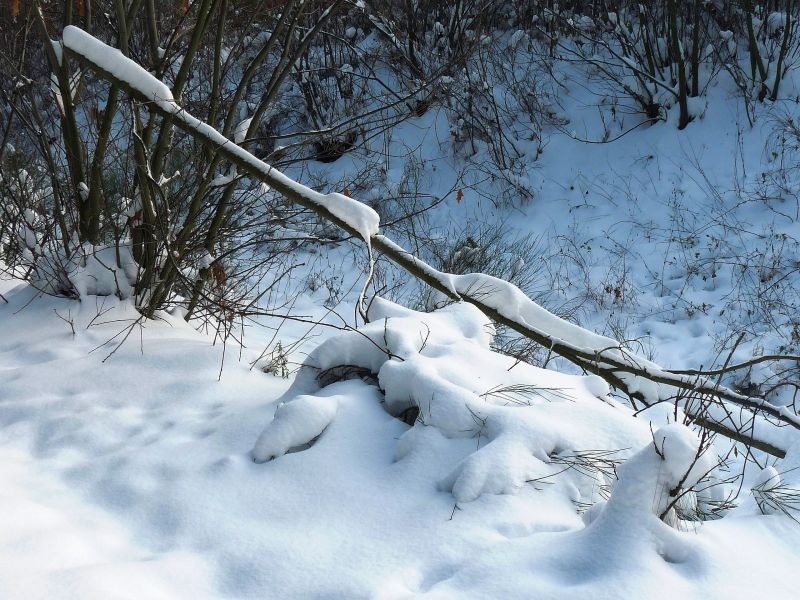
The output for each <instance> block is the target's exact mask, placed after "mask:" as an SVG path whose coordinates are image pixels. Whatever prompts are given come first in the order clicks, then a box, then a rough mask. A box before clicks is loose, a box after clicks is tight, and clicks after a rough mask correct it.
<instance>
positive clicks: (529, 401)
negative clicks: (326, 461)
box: [252, 299, 650, 504]
mask: <svg viewBox="0 0 800 600" xmlns="http://www.w3.org/2000/svg"><path fill="white" fill-rule="evenodd" d="M369 317H370V319H371V320H370V322H369V323H368V324H366V325H364V326H363V327H361V328H360V329H358V330H357V331H345V332H343V333H341V334H339V335H336V336H333V337H331V338H329V339H328V340H326V341H325V342H323V343H322V344H320V345H319V346H318V347H317V348H316V349H315V350H313V351H312V352H311V353H310V354H309V356H308V358H307V359H306V361H305V362H304V364H303V366H302V367H301V369H300V372H299V373H298V375H297V377H296V379H295V381H294V383H293V384H292V386H291V387H290V388H289V390H288V391H287V392H286V393H285V395H284V396H283V398H282V400H283V401H284V404H283V405H281V408H280V409H279V410H278V411H277V413H276V415H275V419H274V420H273V421H272V423H270V424H269V425H268V426H267V428H266V429H265V430H264V432H263V433H262V434H261V436H260V438H259V440H258V442H257V444H256V445H255V447H254V449H253V452H252V455H253V458H254V459H255V461H256V462H264V461H267V460H270V459H273V458H275V457H277V456H280V455H282V454H284V453H285V452H286V451H287V450H288V449H290V448H292V447H296V446H302V445H304V444H309V443H311V442H312V441H313V439H314V438H316V437H317V436H319V435H320V433H321V432H322V430H323V429H324V428H325V427H327V426H328V425H329V424H330V422H331V421H332V420H334V419H335V417H336V405H335V400H334V399H331V398H327V397H326V398H320V397H318V396H316V394H317V393H318V392H319V391H320V390H321V389H322V388H323V387H325V386H326V385H328V384H330V383H332V382H335V381H337V380H341V379H348V378H353V377H358V376H361V377H362V378H365V379H366V380H367V381H368V382H369V381H372V382H374V381H377V384H378V385H379V387H380V389H381V390H382V392H383V400H384V407H385V409H386V410H387V411H388V412H389V413H390V414H392V415H394V416H397V417H399V418H402V419H403V420H405V421H406V422H413V425H412V427H411V428H410V429H409V430H408V431H406V432H405V433H404V434H403V435H402V436H401V438H400V440H399V443H398V445H397V450H396V456H397V458H398V460H402V459H403V458H404V457H406V456H407V455H409V454H412V453H413V452H414V451H415V450H416V449H417V448H418V447H425V446H426V444H425V437H426V434H424V433H423V432H424V431H425V430H430V429H435V430H437V431H438V432H439V433H440V434H441V436H443V438H445V439H451V440H454V442H453V443H456V442H455V440H457V439H459V438H476V439H477V442H476V444H475V450H474V451H473V452H471V453H470V454H468V455H467V456H466V457H464V458H463V459H462V460H460V461H459V462H457V463H456V464H455V465H452V466H451V467H449V469H448V471H446V472H443V473H442V477H441V479H440V482H439V488H440V489H441V490H443V491H447V492H452V494H453V496H454V497H455V499H456V501H457V502H470V501H473V500H476V499H477V498H479V497H481V496H482V495H485V494H513V493H515V492H517V491H518V490H520V489H521V488H522V487H523V486H525V485H526V484H527V483H534V484H536V483H537V482H547V483H550V482H551V480H552V478H553V477H554V476H555V475H556V474H561V473H563V472H564V471H570V474H569V477H567V479H569V480H570V485H571V487H572V491H571V494H572V496H574V500H575V501H580V502H584V503H587V504H592V503H593V502H595V501H596V500H597V499H598V496H597V494H598V490H599V489H600V488H601V487H602V486H604V485H605V484H606V481H605V480H603V479H602V478H600V477H599V473H597V472H593V471H592V470H591V469H584V470H582V471H581V470H575V469H573V468H572V467H571V466H569V465H572V464H573V462H574V460H578V459H576V458H575V457H580V456H581V453H583V452H597V451H601V452H608V453H609V454H608V456H612V455H613V457H614V460H621V459H622V458H624V457H625V456H627V454H628V453H629V450H630V449H631V448H636V447H640V446H642V445H643V444H644V443H646V442H647V441H648V440H649V439H650V432H649V429H648V427H647V423H646V422H645V421H644V420H637V419H633V418H632V417H631V413H630V410H629V409H628V408H626V407H624V406H622V405H620V404H617V403H616V402H615V401H613V400H612V399H610V398H609V397H608V387H607V386H604V385H600V384H599V382H598V379H597V378H596V377H594V376H590V377H579V376H571V375H564V374H560V373H555V372H552V371H547V370H544V369H539V368H537V367H534V366H531V365H528V364H525V363H519V362H517V361H515V360H514V359H513V358H510V357H508V356H505V355H501V354H498V353H496V352H493V351H492V350H491V349H490V342H491V338H492V333H493V330H492V326H491V324H490V322H489V321H488V320H487V318H486V317H485V316H484V315H483V314H482V313H481V312H480V311H478V310H477V309H476V308H475V307H473V306H471V305H469V304H465V303H456V304H451V305H449V306H446V307H444V308H441V309H439V310H437V311H434V312H432V313H421V312H416V311H413V310H410V309H407V308H403V307H400V306H398V305H396V304H393V303H391V302H388V301H386V300H381V299H376V300H375V301H374V302H373V303H372V306H371V307H370V312H369ZM565 456H566V457H570V459H565V458H564V457H565ZM570 460H573V462H570ZM565 461H566V462H565ZM565 465H567V466H565ZM579 471H581V472H579Z"/></svg>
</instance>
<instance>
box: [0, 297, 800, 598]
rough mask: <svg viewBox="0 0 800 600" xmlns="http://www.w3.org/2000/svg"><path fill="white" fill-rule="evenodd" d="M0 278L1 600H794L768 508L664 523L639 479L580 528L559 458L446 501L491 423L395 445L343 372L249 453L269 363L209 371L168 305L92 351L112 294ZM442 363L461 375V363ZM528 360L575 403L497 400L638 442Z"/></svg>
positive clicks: (620, 418)
mask: <svg viewBox="0 0 800 600" xmlns="http://www.w3.org/2000/svg"><path fill="white" fill-rule="evenodd" d="M9 288H10V289H9ZM2 293H3V294H4V296H5V297H6V298H7V299H8V304H5V303H3V304H2V305H0V370H1V371H2V387H0V426H1V428H0V457H2V467H1V468H0V474H2V477H3V484H4V485H3V489H2V493H0V503H2V511H0V512H1V513H2V518H0V539H2V540H3V544H2V550H1V551H0V553H1V554H0V557H1V558H2V559H3V560H0V595H2V596H3V597H9V598H52V597H59V598H62V597H64V598H112V597H113V598H142V597H147V598H151V597H152V598H198V597H220V598H240V597H241V598H248V597H249V598H287V597H294V598H300V597H381V598H399V597H408V596H411V595H415V594H421V593H422V594H424V593H427V594H430V595H431V596H433V597H476V598H477V597H531V595H535V596H536V597H561V598H574V597H598V598H599V597H608V598H619V597H630V598H641V597H674V595H675V594H676V593H678V594H680V595H682V596H685V597H705V598H708V597H742V596H743V595H747V594H749V593H751V592H752V593H766V591H765V590H769V593H770V594H772V595H773V597H790V596H791V593H792V589H793V588H794V583H793V581H792V579H791V577H789V576H786V575H788V574H790V573H791V572H792V570H793V568H795V567H796V565H797V564H798V561H799V560H800V527H798V526H797V524H796V523H793V522H792V521H791V520H789V519H788V518H786V517H782V516H776V515H770V516H761V515H757V514H756V513H757V511H755V510H754V508H753V507H752V506H751V507H750V508H749V509H746V507H745V510H742V511H740V512H734V513H732V514H730V515H729V516H727V517H726V518H724V519H722V520H721V521H716V522H709V523H705V524H703V525H700V526H695V527H692V528H690V529H689V530H688V531H682V532H680V531H675V530H672V529H670V528H669V527H668V526H667V525H665V524H663V523H661V522H660V521H658V520H657V519H656V517H655V516H653V515H652V514H651V513H650V512H649V511H648V510H646V509H647V507H648V506H649V505H650V503H651V502H652V501H653V499H652V498H651V497H649V494H654V493H655V491H653V490H652V486H651V487H650V488H646V489H647V492H646V493H639V494H629V495H622V496H620V498H621V500H620V502H618V504H620V503H621V504H623V506H621V507H619V506H618V507H617V508H616V509H615V510H614V511H607V512H601V514H600V516H595V517H594V520H593V521H592V524H591V525H590V526H589V527H585V526H584V521H583V520H582V518H581V516H580V515H579V514H578V510H577V507H576V504H575V503H574V500H575V497H576V496H575V493H576V492H575V484H574V483H573V481H577V479H575V478H576V477H578V476H577V475H569V474H567V475H566V476H559V477H555V478H553V479H552V480H550V481H549V482H547V483H542V484H541V485H531V484H522V485H520V486H518V487H516V488H514V489H509V490H505V491H506V492H507V493H503V494H498V493H497V492H498V491H500V490H493V489H492V487H491V486H489V487H488V488H487V491H486V493H483V494H482V495H480V496H479V497H478V498H477V499H475V500H474V501H463V502H459V503H458V508H457V509H456V501H455V499H454V496H453V495H452V494H451V493H450V492H449V491H448V490H447V489H446V488H445V487H443V486H442V483H441V482H442V481H443V480H445V479H446V478H447V476H448V474H449V473H450V472H452V471H453V470H454V469H458V468H459V464H461V461H463V460H465V459H469V458H470V457H477V456H479V455H480V454H481V452H485V450H486V449H487V448H488V449H491V448H492V444H495V442H496V440H492V441H491V443H489V444H486V439H485V438H484V442H483V443H484V444H485V445H483V446H481V437H480V436H479V437H478V439H477V442H478V444H479V446H480V447H481V449H479V450H478V452H475V450H476V438H475V437H459V436H455V437H448V436H446V435H443V434H442V433H440V431H439V429H437V428H436V427H435V426H434V425H435V423H433V422H432V423H431V426H420V425H419V424H418V425H417V426H415V427H414V429H413V430H412V431H415V432H416V434H415V436H414V438H413V440H412V442H413V443H411V444H409V443H408V442H406V443H401V442H402V439H401V436H403V434H405V433H408V432H409V431H410V430H409V426H408V425H405V424H404V423H402V422H401V421H400V420H398V419H396V418H394V417H392V416H391V415H389V414H388V412H387V411H386V409H385V408H384V407H383V406H382V404H381V398H380V395H379V394H378V392H377V391H376V388H375V387H372V386H370V385H367V384H365V383H362V382H361V381H358V380H355V381H344V382H340V383H335V384H333V385H331V386H328V387H326V388H323V389H322V390H319V391H317V392H316V394H317V395H318V397H320V398H322V399H325V400H328V401H330V402H335V405H336V407H337V408H336V418H335V419H334V420H333V422H332V423H331V424H330V425H329V426H328V428H327V429H326V430H325V432H324V433H323V435H322V436H321V437H320V438H319V439H318V440H317V442H316V443H315V444H314V445H312V446H311V447H310V448H308V449H305V450H302V451H299V452H293V453H290V454H287V455H285V456H281V457H279V458H277V459H275V460H273V461H271V462H268V463H264V464H257V463H255V462H253V460H252V457H251V454H250V452H251V449H252V447H253V444H254V443H255V440H256V439H257V437H258V435H259V433H260V432H261V430H262V429H263V428H264V426H265V425H266V424H267V423H269V422H270V420H271V415H272V413H273V412H274V410H275V408H276V404H275V401H274V399H275V398H277V397H278V396H279V395H280V394H281V393H282V392H283V391H284V390H285V388H286V385H287V381H286V380H283V379H280V378H274V377H272V376H269V375H265V374H263V373H261V372H260V371H258V370H250V369H249V367H248V364H247V361H246V360H243V361H242V362H238V361H236V360H235V357H233V354H229V355H228V356H227V358H226V361H225V363H224V366H223V368H222V378H221V379H220V380H218V373H219V370H220V364H221V363H220V361H221V359H222V352H221V348H220V347H219V346H212V345H211V343H210V340H209V339H208V338H206V337H204V336H202V335H201V334H198V333H196V332H194V331H192V330H191V329H190V328H189V327H188V326H187V325H185V324H184V323H183V322H182V321H181V320H179V319H172V318H170V317H167V316H163V318H162V320H157V321H153V322H149V323H146V324H145V326H144V328H143V329H142V328H140V327H139V326H138V325H136V326H134V327H133V329H132V331H131V334H130V336H129V339H128V340H127V341H126V342H125V344H123V345H122V346H121V347H120V348H119V349H118V350H117V351H116V352H115V353H114V354H113V355H110V353H111V351H112V350H113V349H114V347H115V345H114V342H113V340H112V338H113V336H115V335H117V334H119V333H120V332H123V333H122V334H123V335H124V332H125V331H126V329H125V327H126V326H128V325H129V324H130V320H131V319H135V317H136V315H135V313H134V312H133V311H132V310H131V308H130V306H129V305H126V304H120V303H118V302H117V301H114V300H111V299H106V300H105V301H104V304H102V301H100V300H98V302H99V303H100V304H95V303H94V302H91V301H84V302H83V303H78V302H74V301H69V300H64V299H53V298H47V297H37V295H36V293H35V292H34V291H33V290H31V289H30V288H29V287H27V286H25V285H22V284H13V283H9V282H6V283H4V286H3V291H2ZM58 315H61V316H63V317H66V318H67V319H71V320H72V321H73V324H74V327H75V333H74V334H73V333H72V331H71V328H70V326H69V325H68V324H67V323H65V322H64V321H62V320H61V319H60V318H59V316H58ZM98 315H100V316H98ZM431 323H432V326H434V327H435V326H436V324H435V321H433V320H432V321H431ZM109 340H112V341H110V342H109ZM116 340H119V337H118V338H116ZM448 343H452V344H454V345H453V346H452V347H451V350H450V351H457V352H462V353H463V352H467V353H468V354H469V353H470V352H473V353H479V352H480V350H479V347H478V346H476V345H475V343H476V342H470V341H469V340H464V341H460V342H459V341H458V340H457V339H455V340H453V339H450V341H449V342H448V338H447V336H446V337H445V339H443V340H438V341H437V340H432V341H431V342H430V346H429V348H430V349H429V352H430V356H431V358H430V360H433V361H436V360H440V359H441V358H438V359H437V356H438V357H441V356H443V355H445V356H446V354H447V352H448V350H447V348H448V347H449V346H448ZM471 348H472V349H471ZM247 352H250V351H247ZM426 352H427V351H426ZM484 352H486V351H484ZM443 353H444V354H443ZM461 356H462V357H463V356H464V355H463V354H462V355H461ZM495 356H496V355H495ZM245 358H247V356H246V353H245V356H243V359H245ZM500 359H501V357H499V356H498V358H497V360H500ZM503 360H509V359H503ZM483 364H484V367H485V368H486V369H489V366H490V365H489V364H488V363H487V362H485V361H484V362H483ZM530 369H534V368H533V367H530ZM447 371H448V370H447V369H444V370H443V371H442V373H443V374H445V376H446V377H450V378H451V379H452V378H453V377H456V378H458V374H459V373H461V376H462V379H461V381H469V377H468V376H467V375H465V373H468V371H469V369H467V370H464V369H463V368H462V369H461V370H460V371H459V370H458V369H457V370H456V371H454V372H450V373H449V375H448V374H447ZM488 372H492V371H491V370H490V369H489V371H488ZM512 372H513V371H512ZM534 372H535V373H540V372H539V371H538V370H535V369H534ZM495 376H496V375H495ZM515 377H522V375H519V374H516V375H515ZM536 377H541V378H542V381H541V384H542V385H543V386H548V387H557V388H558V389H560V390H568V393H570V394H571V395H572V399H569V398H568V399H564V398H559V397H555V398H550V399H549V400H541V401H539V402H537V403H534V405H533V406H530V407H514V406H512V407H506V408H505V409H503V410H505V411H507V412H508V411H515V410H525V411H537V410H540V411H545V412H542V413H540V414H542V415H543V416H545V415H548V414H549V415H551V416H550V417H549V418H551V419H552V418H554V417H553V415H557V416H558V421H557V423H558V424H559V427H560V428H562V429H563V430H565V431H575V432H576V433H575V436H574V437H575V438H577V439H580V438H581V436H582V435H584V434H581V433H580V432H581V431H583V432H592V431H594V432H595V433H594V434H593V435H594V436H595V437H594V438H593V439H594V441H593V442H587V443H590V444H598V443H602V440H607V441H606V445H607V446H608V445H610V446H612V447H614V446H628V449H629V451H628V452H626V455H630V454H631V452H635V451H636V450H638V449H639V447H642V448H643V450H642V452H643V453H644V455H645V456H649V455H650V454H652V452H651V450H652V444H650V433H649V430H648V425H647V424H646V421H645V420H644V419H639V420H634V419H632V418H631V417H630V416H629V415H627V414H626V413H625V410H624V408H622V407H618V408H612V407H611V406H609V405H608V404H604V402H603V401H602V400H600V399H598V398H592V397H591V394H594V393H600V394H602V393H603V390H602V386H600V388H598V386H596V385H593V384H591V383H584V382H583V381H582V378H574V377H573V378H572V379H570V376H564V375H561V376H556V374H551V375H547V374H546V372H544V371H542V372H541V375H536ZM454 381H459V379H454ZM587 381H588V380H587ZM490 383H492V381H491V377H489V379H488V380H487V381H486V382H485V384H484V385H485V386H488V385H489V384H490ZM582 389H583V390H586V391H581V390H582ZM587 393H589V396H587V395H586V394H587ZM552 411H556V412H552ZM587 411H588V412H587ZM598 411H599V412H598ZM531 414H532V415H534V416H535V415H536V414H537V413H536V412H532V413H531ZM662 420H663V415H660V416H659V415H656V416H654V421H655V427H660V426H661V425H663V424H664V422H662ZM582 421H583V424H581V423H582ZM533 422H534V423H535V422H536V421H533ZM546 423H547V421H546V420H545V421H543V422H541V424H540V427H545V428H546V427H547V425H546ZM554 423H556V422H554ZM556 429H558V428H556ZM598 435H600V436H601V437H597V436H598ZM603 436H605V437H603ZM608 436H610V437H608ZM585 439H587V440H588V439H592V437H591V436H590V437H589V438H585ZM534 442H535V440H534ZM542 443H547V442H542ZM634 445H635V446H636V447H632V446H634ZM647 446H650V450H648V449H647ZM400 448H405V450H404V451H402V452H400V451H399V449H400ZM648 453H650V454H648ZM489 455H490V454H489ZM653 456H654V455H653ZM508 459H509V457H508V456H505V457H503V456H501V463H500V465H501V466H502V464H506V463H504V462H503V461H508ZM521 459H522V457H520V456H519V455H515V456H512V457H511V460H512V462H513V461H515V460H521ZM542 464H543V463H542ZM631 481H633V482H634V483H635V482H637V481H639V479H637V478H636V477H634V478H632V480H631ZM508 492H513V493H508ZM626 497H627V498H628V499H631V498H632V499H635V498H637V497H638V498H639V500H638V505H641V506H644V512H641V509H630V510H629V508H628V505H627V504H626V503H625V502H622V500H624V499H625V498H626ZM612 502H613V496H612ZM634 504H636V503H634ZM609 506H611V503H609Z"/></svg>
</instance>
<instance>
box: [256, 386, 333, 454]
mask: <svg viewBox="0 0 800 600" xmlns="http://www.w3.org/2000/svg"><path fill="white" fill-rule="evenodd" d="M336 408H337V403H336V400H335V398H319V397H317V396H298V397H297V398H295V399H294V401H293V402H288V403H284V404H280V405H279V406H278V408H277V410H276V411H275V418H274V420H273V421H272V423H270V424H269V427H267V429H266V430H264V433H262V434H261V437H260V438H259V440H258V442H257V443H256V449H255V450H254V451H253V452H254V453H255V454H257V455H258V456H259V457H261V458H262V460H270V459H272V458H275V457H277V456H283V455H284V454H286V453H287V452H288V451H289V450H290V449H292V448H294V447H296V446H302V445H303V444H307V443H308V442H310V441H311V440H313V439H315V438H317V437H318V436H319V435H320V434H321V433H322V432H323V431H324V430H325V428H326V427H327V426H328V425H329V424H330V422H331V421H332V420H333V418H334V417H335V416H336Z"/></svg>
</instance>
